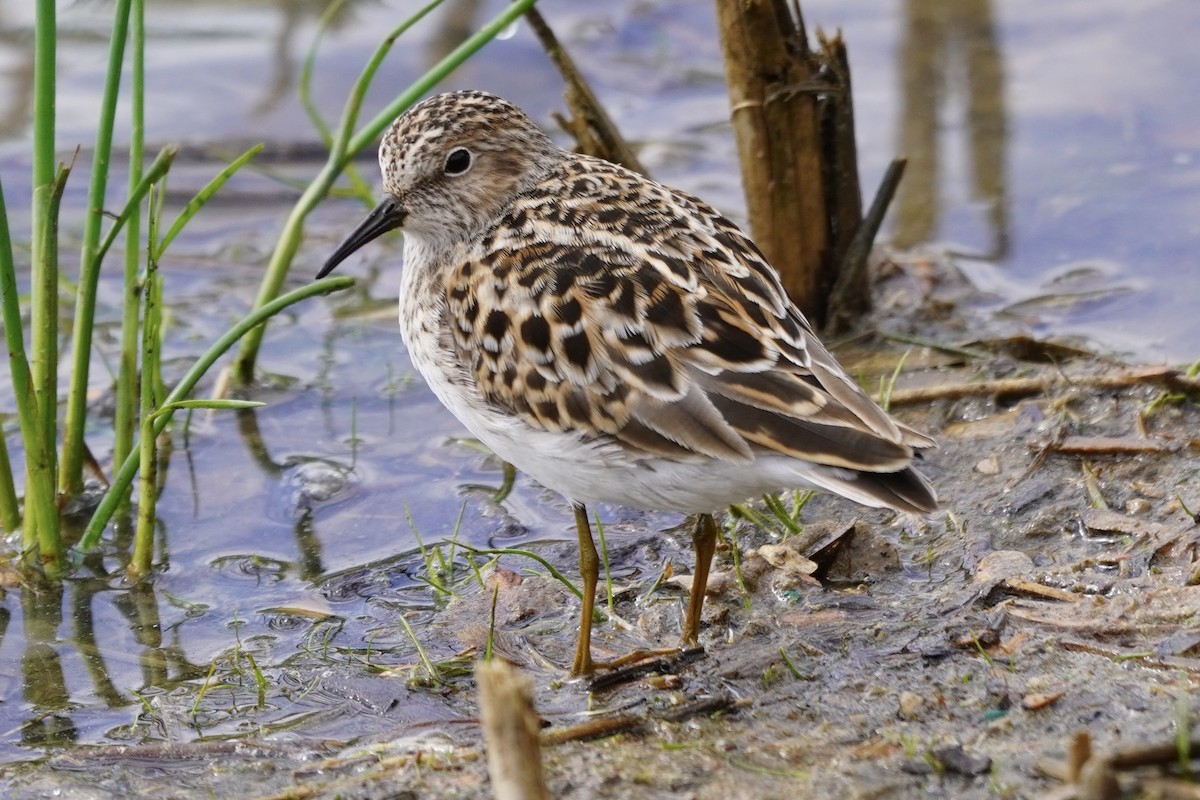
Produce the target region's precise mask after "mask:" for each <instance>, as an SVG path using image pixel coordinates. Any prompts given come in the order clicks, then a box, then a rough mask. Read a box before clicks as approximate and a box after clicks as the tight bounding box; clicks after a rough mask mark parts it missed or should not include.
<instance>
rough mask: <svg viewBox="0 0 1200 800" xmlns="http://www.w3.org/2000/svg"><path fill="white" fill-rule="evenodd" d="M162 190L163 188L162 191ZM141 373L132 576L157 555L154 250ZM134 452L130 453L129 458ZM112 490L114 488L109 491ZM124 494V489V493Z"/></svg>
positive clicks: (158, 322)
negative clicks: (139, 435) (155, 507)
mask: <svg viewBox="0 0 1200 800" xmlns="http://www.w3.org/2000/svg"><path fill="white" fill-rule="evenodd" d="M160 191H161V190H160ZM156 194H158V192H155V191H152V192H151V193H150V201H149V203H148V205H149V206H150V220H149V226H148V228H147V232H146V235H147V238H148V240H149V242H150V247H151V249H153V246H154V242H155V239H156V237H157V229H158V222H159V215H160V214H161V211H162V207H161V204H159V205H156V203H155V195H156ZM142 299H143V302H142V342H141V344H142V374H141V383H142V385H141V398H140V402H139V404H138V405H139V411H140V418H141V420H142V424H141V428H142V435H141V440H140V443H139V446H138V452H137V457H138V510H137V531H136V533H135V534H134V538H133V560H132V561H131V562H130V564H129V576H130V578H133V579H137V578H140V577H143V576H146V575H149V574H150V568H151V565H152V562H153V558H154V506H155V501H156V500H157V484H158V459H157V442H156V440H157V438H158V434H157V433H155V431H154V415H153V412H154V408H155V406H156V405H157V403H156V398H155V393H156V389H157V388H158V386H157V384H158V382H157V381H156V380H155V375H157V374H158V369H159V359H160V358H161V350H160V345H161V341H162V337H161V333H162V276H161V275H159V273H158V261H157V260H156V259H155V258H154V255H153V253H151V255H150V257H149V258H148V259H146V276H145V278H144V279H143V281H142ZM132 457H133V454H132V453H131V454H130V458H132ZM109 491H110V492H111V491H112V490H111V489H110V490H109ZM122 494H124V492H122Z"/></svg>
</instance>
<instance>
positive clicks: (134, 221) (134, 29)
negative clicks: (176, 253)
mask: <svg viewBox="0 0 1200 800" xmlns="http://www.w3.org/2000/svg"><path fill="white" fill-rule="evenodd" d="M130 28H131V31H130V34H131V38H132V40H133V41H132V45H133V46H132V48H131V50H130V61H131V65H130V132H129V189H128V194H129V196H130V197H132V196H133V195H134V193H135V191H136V189H137V186H138V183H139V182H140V181H141V178H142V161H143V159H144V158H145V132H146V125H145V101H146V92H145V82H146V81H145V76H146V59H145V50H146V8H145V2H144V0H134V3H133V8H132V13H131V15H130ZM141 213H142V212H141V204H140V203H139V204H137V205H135V206H133V207H132V208H131V209H130V212H129V218H128V220H127V221H126V223H125V271H124V277H123V281H122V305H121V353H120V356H119V363H118V366H117V380H116V414H115V418H114V420H113V463H114V464H121V463H123V462H124V461H125V459H126V458H127V457H128V455H129V454H130V453H131V452H133V431H134V426H135V425H136V419H137V417H136V414H135V413H134V411H135V409H136V408H137V364H138V319H139V315H138V311H139V305H140V304H139V302H138V270H139V267H140V266H141V253H142V247H141V241H142V240H141V236H142V217H141ZM127 504H128V496H125V497H122V498H121V504H120V505H121V507H122V508H124V507H125V506H126V505H127Z"/></svg>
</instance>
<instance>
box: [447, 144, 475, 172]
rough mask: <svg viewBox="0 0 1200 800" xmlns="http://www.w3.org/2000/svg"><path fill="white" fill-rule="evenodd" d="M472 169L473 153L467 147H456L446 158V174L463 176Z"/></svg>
mask: <svg viewBox="0 0 1200 800" xmlns="http://www.w3.org/2000/svg"><path fill="white" fill-rule="evenodd" d="M470 168H471V151H470V150H468V149H467V148H465V147H456V148H455V149H453V150H451V151H450V155H448V156H446V167H445V170H446V174H447V175H462V174H463V173H464V172H466V171H467V170H469V169H470Z"/></svg>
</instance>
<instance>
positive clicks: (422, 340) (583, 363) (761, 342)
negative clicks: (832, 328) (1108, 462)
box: [318, 91, 937, 674]
mask: <svg viewBox="0 0 1200 800" xmlns="http://www.w3.org/2000/svg"><path fill="white" fill-rule="evenodd" d="M379 163H380V167H381V168H382V170H383V187H384V199H383V202H382V203H380V204H379V206H378V207H377V208H376V209H375V210H374V211H372V212H371V214H370V215H369V216H368V217H367V218H366V219H365V220H364V221H363V222H362V223H361V224H360V225H359V226H358V228H357V229H355V231H354V232H353V233H351V234H350V236H349V238H347V239H346V241H345V242H344V243H343V244H342V245H341V247H339V248H338V249H337V251H336V252H335V253H334V254H333V255H332V256H331V257H330V258H329V260H328V261H327V262H326V263H325V266H324V267H323V268H322V269H321V271H320V274H319V276H318V277H320V276H324V275H325V274H327V273H328V272H330V271H331V270H332V269H333V268H334V267H336V266H337V265H338V264H339V263H341V262H342V261H343V260H344V259H345V258H346V257H347V256H349V255H350V254H351V253H353V252H354V251H355V250H357V249H359V248H360V247H362V246H363V245H364V244H366V243H367V242H369V241H371V240H372V239H374V238H375V237H377V236H379V235H380V234H382V233H385V232H386V231H390V230H393V229H395V228H401V229H402V230H403V231H404V272H403V277H402V279H401V284H400V326H401V333H402V335H403V338H404V343H405V344H406V345H407V347H408V353H409V356H410V358H411V359H412V362H413V364H414V365H415V366H416V368H417V369H418V370H419V371H420V372H421V374H422V375H423V376H424V378H425V380H426V381H427V382H428V384H429V386H430V388H431V389H432V390H433V392H434V394H436V395H437V397H438V399H439V400H441V401H442V403H443V404H444V405H445V406H446V407H447V408H448V409H450V411H451V412H452V413H453V414H454V415H455V416H456V417H457V418H458V419H459V421H460V422H461V423H462V424H463V425H465V426H466V427H467V429H468V430H470V431H471V432H472V433H473V434H474V435H475V436H477V437H479V439H480V440H481V441H482V442H483V443H484V444H486V445H487V446H488V447H490V448H491V449H492V450H493V451H495V453H496V454H497V455H498V456H500V457H501V458H503V459H505V460H506V461H509V462H511V463H512V464H513V465H515V466H516V467H517V468H518V469H520V470H522V471H523V472H526V473H528V474H529V475H531V476H533V477H534V478H535V479H537V480H538V481H539V482H541V483H542V484H544V485H545V486H547V487H549V488H551V489H554V490H556V491H558V492H561V493H562V494H563V495H564V496H566V497H567V498H568V499H569V500H570V502H571V503H572V504H573V506H574V510H575V523H576V527H577V532H578V536H579V567H580V572H581V573H582V577H583V583H584V586H583V615H582V621H581V624H580V631H579V638H578V642H577V646H576V652H575V660H574V664H573V669H572V671H573V672H574V673H575V674H584V673H588V672H591V671H592V669H593V662H592V659H591V621H592V608H593V602H594V598H595V593H596V582H597V576H598V559H597V554H596V548H595V545H594V544H593V542H592V533H591V529H590V527H589V525H588V519H587V513H586V511H585V508H584V505H585V504H586V503H597V502H600V503H611V504H616V505H627V506H634V507H638V508H643V509H655V510H669V511H680V512H685V513H689V514H691V513H695V514H698V517H697V522H696V526H695V529H694V531H693V533H692V537H693V544H694V547H695V552H696V568H695V574H694V578H693V581H692V588H691V596H690V598H689V605H688V610H687V615H686V618H685V620H684V623H683V640H684V642H685V643H688V644H694V643H695V642H696V639H697V636H698V634H699V630H700V611H701V608H702V605H703V602H704V590H705V585H706V582H707V577H708V568H709V564H710V563H711V561H712V556H713V550H714V548H715V544H716V537H717V532H716V526H715V524H714V521H713V519H712V516H711V514H712V512H714V511H716V510H719V509H723V508H724V507H726V506H727V505H729V504H730V503H734V502H739V501H742V500H745V499H746V498H748V497H752V496H757V495H759V494H761V493H763V492H767V491H775V490H779V489H787V488H799V487H812V488H817V489H825V490H828V491H830V492H834V493H835V494H839V495H842V496H843V497H848V498H850V499H852V500H856V501H858V502H859V503H863V504H865V505H868V506H876V507H887V508H893V509H896V510H900V511H906V512H911V513H923V512H928V511H932V510H933V509H934V508H935V507H936V505H937V500H936V497H935V495H934V491H933V489H932V488H931V487H930V485H929V483H928V481H927V480H926V479H925V477H924V476H923V475H921V473H920V472H918V471H917V470H916V469H914V467H913V465H912V464H913V459H914V457H915V455H916V453H917V452H919V451H920V450H923V449H925V448H929V447H932V446H933V445H934V442H933V440H932V439H930V438H929V437H927V436H925V435H923V434H921V433H918V432H916V431H914V430H912V429H911V428H908V427H906V426H905V425H903V424H902V423H900V422H898V421H896V420H895V419H893V418H892V417H890V416H889V415H888V414H887V413H886V412H885V411H883V410H882V409H880V408H879V406H877V405H876V404H875V403H874V402H872V401H871V399H870V398H869V397H867V395H866V394H864V393H863V392H862V390H861V389H859V387H858V385H857V384H855V382H854V381H853V380H851V378H850V377H849V376H848V375H847V374H846V372H845V370H843V369H842V367H841V366H840V365H839V364H838V363H837V361H836V360H834V358H833V356H831V355H830V354H829V352H828V351H827V350H826V349H825V347H824V346H823V345H822V344H821V342H820V341H819V340H818V339H817V337H816V335H815V334H814V333H813V330H812V327H811V326H810V325H809V323H808V321H807V320H806V319H805V318H804V316H803V315H802V314H801V313H800V311H799V310H798V309H797V308H796V307H795V306H794V305H793V304H792V303H791V302H790V301H789V299H788V297H787V295H786V294H785V293H784V291H783V287H782V286H781V285H780V281H779V276H778V274H777V273H776V272H775V270H774V269H773V268H772V267H771V266H770V265H769V264H767V262H766V260H765V259H764V257H763V255H762V254H761V253H760V252H759V251H758V248H756V247H755V246H754V243H753V242H751V241H750V239H749V238H748V237H747V236H746V234H744V233H742V231H741V230H739V229H738V228H737V226H735V225H734V224H733V223H732V222H730V221H729V220H727V219H726V218H725V217H723V216H721V215H720V214H718V213H717V212H716V211H715V210H714V209H713V208H712V207H711V206H709V205H708V204H707V203H705V202H704V201H702V200H699V199H697V198H695V197H693V196H691V195H689V194H686V193H685V192H681V191H679V190H677V189H672V188H670V187H667V186H663V185H662V184H659V183H656V182H654V181H652V180H650V179H648V178H646V177H644V176H642V175H639V174H637V173H634V172H630V171H629V170H627V169H624V168H622V167H620V166H617V165H615V164H611V163H609V162H607V161H603V160H601V159H597V158H591V157H588V156H583V155H578V154H576V153H571V152H569V151H567V150H563V149H562V148H560V147H558V146H557V145H555V144H554V143H553V142H552V141H551V140H550V138H549V137H548V136H547V135H546V134H545V133H544V132H543V131H542V130H541V129H539V128H538V127H537V126H536V125H535V124H534V123H533V122H532V121H530V119H529V118H528V117H527V116H526V115H525V114H524V113H523V112H522V111H521V110H520V109H519V108H517V107H516V106H514V105H512V104H511V103H508V102H507V101H505V100H502V99H500V98H499V97H496V96H494V95H491V94H487V93H485V92H479V91H463V92H452V93H448V94H441V95H437V96H436V97H431V98H429V99H427V100H425V101H423V102H421V103H419V104H417V105H415V106H413V107H412V108H411V109H410V110H409V111H407V112H405V113H404V114H403V115H402V116H401V117H400V118H399V119H397V120H396V121H395V122H394V123H392V126H391V127H390V128H389V129H388V131H387V133H385V134H384V137H383V142H382V144H381V145H380V148H379Z"/></svg>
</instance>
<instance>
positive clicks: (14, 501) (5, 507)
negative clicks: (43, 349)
mask: <svg viewBox="0 0 1200 800" xmlns="http://www.w3.org/2000/svg"><path fill="white" fill-rule="evenodd" d="M10 298H11V305H12V308H11V309H10V308H9V305H10V302H9V300H10ZM10 312H11V313H13V314H14V315H15V320H13V319H10V316H9V314H10ZM0 319H2V320H3V322H4V334H5V339H6V340H7V342H6V343H7V344H8V356H9V363H10V367H9V369H10V371H11V374H12V375H13V376H14V380H13V385H14V388H15V387H16V380H15V376H16V373H17V369H16V368H15V366H14V365H12V362H13V361H14V360H15V359H16V358H18V357H19V358H20V359H21V361H22V362H25V337H24V336H23V335H22V328H21V308H20V303H19V302H18V300H17V271H16V265H15V264H14V263H13V254H12V241H11V240H10V239H9V236H8V214H7V209H6V208H5V206H4V187H3V186H0ZM24 368H25V370H26V371H28V369H29V364H28V362H25V363H24ZM20 527H21V506H20V500H19V499H18V498H17V487H16V482H15V481H14V480H13V471H12V460H11V459H9V457H8V437H6V436H5V435H4V430H3V428H0V528H3V529H4V530H6V531H9V532H11V531H15V530H17V529H18V528H20Z"/></svg>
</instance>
